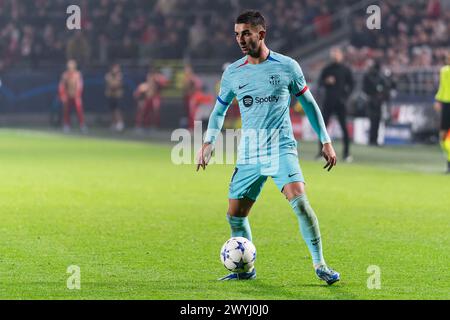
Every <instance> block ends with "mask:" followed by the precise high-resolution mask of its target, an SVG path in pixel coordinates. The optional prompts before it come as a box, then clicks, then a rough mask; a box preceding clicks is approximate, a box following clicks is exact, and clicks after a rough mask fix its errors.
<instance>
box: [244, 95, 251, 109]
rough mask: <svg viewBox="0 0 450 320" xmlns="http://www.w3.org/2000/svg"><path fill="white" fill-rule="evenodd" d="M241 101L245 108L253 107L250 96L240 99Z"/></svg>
mask: <svg viewBox="0 0 450 320" xmlns="http://www.w3.org/2000/svg"><path fill="white" fill-rule="evenodd" d="M242 101H243V102H244V106H245V107H246V108H250V107H251V106H252V105H253V97H252V96H245V97H244V98H242Z"/></svg>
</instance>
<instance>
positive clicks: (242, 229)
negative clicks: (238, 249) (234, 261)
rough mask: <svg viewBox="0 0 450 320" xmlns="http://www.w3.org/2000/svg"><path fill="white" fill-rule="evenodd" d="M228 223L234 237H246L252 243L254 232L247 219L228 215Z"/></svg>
mask: <svg viewBox="0 0 450 320" xmlns="http://www.w3.org/2000/svg"><path fill="white" fill-rule="evenodd" d="M227 220H228V223H229V224H230V227H231V236H232V237H244V238H246V239H248V240H250V241H252V231H251V230H250V223H249V222H248V218H247V217H233V216H230V215H227Z"/></svg>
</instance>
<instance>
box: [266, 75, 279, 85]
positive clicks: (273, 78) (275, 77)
mask: <svg viewBox="0 0 450 320" xmlns="http://www.w3.org/2000/svg"><path fill="white" fill-rule="evenodd" d="M280 81H281V77H280V75H279V74H272V75H270V76H269V82H270V84H271V85H273V86H276V85H278V84H280Z"/></svg>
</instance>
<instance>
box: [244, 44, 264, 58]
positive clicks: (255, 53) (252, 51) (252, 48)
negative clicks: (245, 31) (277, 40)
mask: <svg viewBox="0 0 450 320" xmlns="http://www.w3.org/2000/svg"><path fill="white" fill-rule="evenodd" d="M261 47H262V46H258V43H257V42H254V43H249V44H248V45H247V46H246V48H247V55H248V56H250V57H253V58H258V57H259V55H260V53H261Z"/></svg>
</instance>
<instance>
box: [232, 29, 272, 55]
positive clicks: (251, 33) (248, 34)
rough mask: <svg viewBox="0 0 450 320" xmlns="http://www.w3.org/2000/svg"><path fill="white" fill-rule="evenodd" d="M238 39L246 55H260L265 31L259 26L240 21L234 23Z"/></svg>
mask: <svg viewBox="0 0 450 320" xmlns="http://www.w3.org/2000/svg"><path fill="white" fill-rule="evenodd" d="M234 33H235V35H236V41H237V43H238V44H239V47H240V48H241V50H242V52H243V53H244V54H245V55H250V56H258V54H259V48H260V47H261V43H262V41H263V40H264V36H265V31H264V30H263V29H262V28H261V27H259V26H252V25H251V24H246V23H239V24H235V25H234Z"/></svg>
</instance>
